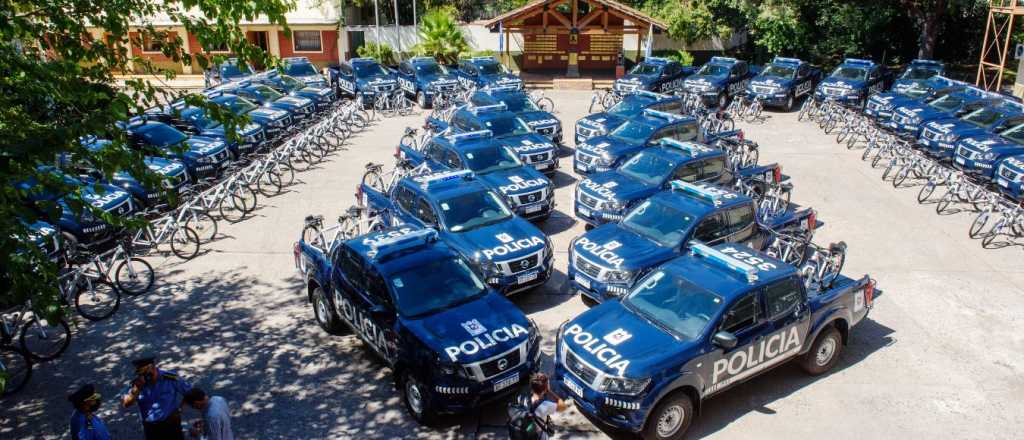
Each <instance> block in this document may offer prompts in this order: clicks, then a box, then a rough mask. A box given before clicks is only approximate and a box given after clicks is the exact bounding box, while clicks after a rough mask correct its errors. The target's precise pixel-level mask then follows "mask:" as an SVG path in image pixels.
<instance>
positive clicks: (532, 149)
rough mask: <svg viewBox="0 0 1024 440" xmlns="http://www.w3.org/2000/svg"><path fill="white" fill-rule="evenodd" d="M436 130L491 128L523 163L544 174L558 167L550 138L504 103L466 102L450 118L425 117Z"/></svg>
mask: <svg viewBox="0 0 1024 440" xmlns="http://www.w3.org/2000/svg"><path fill="white" fill-rule="evenodd" d="M427 123H428V124H430V125H432V126H433V127H435V131H437V132H443V131H445V130H449V129H450V130H451V131H452V132H453V133H468V132H472V131H480V130H490V131H491V133H492V135H493V136H494V139H495V141H497V142H499V143H501V144H502V145H505V146H507V147H509V148H511V149H512V151H515V152H516V154H518V155H519V158H520V159H521V160H522V161H523V163H525V164H527V165H529V166H532V167H534V168H536V169H537V170H538V171H541V172H543V173H544V174H549V175H550V174H554V173H555V171H556V170H557V169H558V151H557V147H556V146H555V144H554V143H553V142H551V140H550V139H548V138H546V137H544V136H543V135H541V134H539V133H536V132H534V131H533V130H532V129H530V126H529V125H527V123H526V121H524V120H523V118H521V117H519V116H517V115H516V114H515V113H512V112H510V111H508V107H506V106H505V104H494V105H481V106H476V105H472V104H469V105H465V106H462V107H461V108H459V109H458V110H456V111H455V113H453V114H452V117H451V120H450V121H449V122H445V121H442V120H440V119H437V118H435V117H430V118H428V119H427Z"/></svg>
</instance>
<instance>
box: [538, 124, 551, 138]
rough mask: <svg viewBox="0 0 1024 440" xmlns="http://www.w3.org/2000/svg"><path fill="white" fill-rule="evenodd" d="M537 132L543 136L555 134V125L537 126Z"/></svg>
mask: <svg viewBox="0 0 1024 440" xmlns="http://www.w3.org/2000/svg"><path fill="white" fill-rule="evenodd" d="M537 133H538V134H542V135H545V136H551V135H553V134H555V126H554V125H552V126H550V127H544V128H538V129H537Z"/></svg>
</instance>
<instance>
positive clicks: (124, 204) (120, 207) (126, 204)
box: [107, 199, 132, 215]
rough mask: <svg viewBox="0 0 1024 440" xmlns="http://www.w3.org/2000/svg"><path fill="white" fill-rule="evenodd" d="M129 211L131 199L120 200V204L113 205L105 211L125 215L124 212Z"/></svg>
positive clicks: (130, 209)
mask: <svg viewBox="0 0 1024 440" xmlns="http://www.w3.org/2000/svg"><path fill="white" fill-rule="evenodd" d="M131 211H132V201H131V199H128V200H125V201H124V202H122V203H121V204H120V205H117V206H115V207H113V208H110V210H109V211H107V212H110V213H112V214H115V215H125V214H128V213H129V212H131Z"/></svg>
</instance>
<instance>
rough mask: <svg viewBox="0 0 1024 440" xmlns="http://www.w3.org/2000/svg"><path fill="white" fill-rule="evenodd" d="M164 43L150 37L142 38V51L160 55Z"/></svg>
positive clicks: (144, 36)
mask: <svg viewBox="0 0 1024 440" xmlns="http://www.w3.org/2000/svg"><path fill="white" fill-rule="evenodd" d="M163 46H164V42H163V41H162V40H160V39H158V38H153V37H152V36H151V35H143V36H142V51H143V52H146V53H160V52H161V51H162V49H163Z"/></svg>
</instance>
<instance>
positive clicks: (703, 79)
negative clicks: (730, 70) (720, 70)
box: [683, 75, 729, 87]
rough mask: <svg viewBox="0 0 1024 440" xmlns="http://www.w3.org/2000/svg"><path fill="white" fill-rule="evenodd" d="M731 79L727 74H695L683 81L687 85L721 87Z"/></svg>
mask: <svg viewBox="0 0 1024 440" xmlns="http://www.w3.org/2000/svg"><path fill="white" fill-rule="evenodd" d="M728 79H729V77H728V76H725V75H693V76H691V77H689V78H687V79H686V81H685V82H684V83H683V84H684V85H685V86H686V87H693V86H700V87H708V86H710V87H721V86H722V85H723V84H725V82H726V81H727V80H728Z"/></svg>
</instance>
